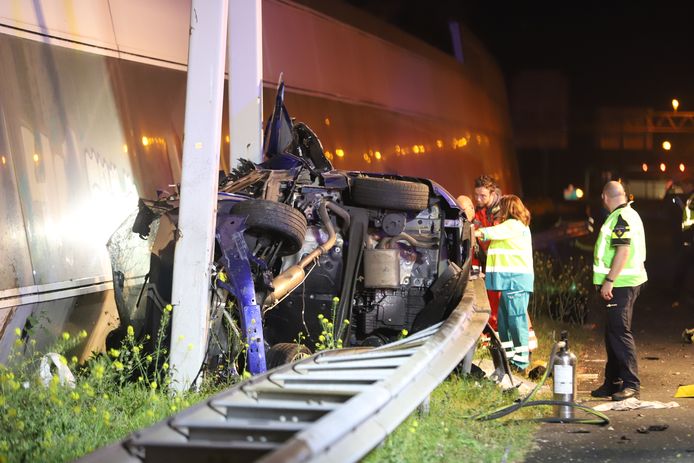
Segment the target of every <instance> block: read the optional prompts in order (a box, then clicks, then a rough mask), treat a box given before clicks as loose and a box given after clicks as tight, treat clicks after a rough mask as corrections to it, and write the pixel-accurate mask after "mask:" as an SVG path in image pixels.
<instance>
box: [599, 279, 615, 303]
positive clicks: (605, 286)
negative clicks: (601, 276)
mask: <svg viewBox="0 0 694 463" xmlns="http://www.w3.org/2000/svg"><path fill="white" fill-rule="evenodd" d="M600 296H601V297H602V298H603V299H605V300H606V301H609V300H611V299H612V283H610V282H609V281H607V280H605V281H604V282H603V283H602V286H601V287H600Z"/></svg>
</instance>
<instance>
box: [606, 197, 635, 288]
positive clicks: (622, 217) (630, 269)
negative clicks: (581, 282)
mask: <svg viewBox="0 0 694 463" xmlns="http://www.w3.org/2000/svg"><path fill="white" fill-rule="evenodd" d="M625 222H626V224H624V223H625ZM618 223H621V224H623V225H622V226H621V227H618ZM620 241H621V242H625V243H628V244H624V246H627V245H628V246H629V257H628V258H627V261H626V264H625V265H624V268H623V269H622V271H621V272H619V275H617V278H615V280H614V283H613V286H614V287H615V288H622V287H627V286H639V285H641V284H643V283H645V282H646V281H647V280H648V276H647V274H646V267H645V265H644V264H645V262H646V234H645V233H644V231H643V222H642V221H641V217H640V216H639V214H638V212H636V211H635V210H634V209H632V207H631V203H628V204H626V205H624V206H620V207H618V208H617V209H615V210H614V211H612V213H611V214H610V215H609V216H608V217H607V219H606V220H605V223H604V224H603V226H602V228H600V234H599V235H598V240H597V241H596V243H595V250H594V252H593V284H596V285H602V284H603V282H604V281H605V277H606V276H607V274H608V273H609V272H610V267H611V266H612V260H613V259H614V256H615V253H616V247H615V244H616V243H619V242H620Z"/></svg>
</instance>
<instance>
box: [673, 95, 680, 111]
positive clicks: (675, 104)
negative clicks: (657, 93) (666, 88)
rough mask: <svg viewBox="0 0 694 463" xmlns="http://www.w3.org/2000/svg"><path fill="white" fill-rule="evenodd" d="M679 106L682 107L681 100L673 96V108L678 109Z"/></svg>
mask: <svg viewBox="0 0 694 463" xmlns="http://www.w3.org/2000/svg"><path fill="white" fill-rule="evenodd" d="M679 107H680V102H679V100H677V98H673V99H672V109H674V110H675V111H677V108H679Z"/></svg>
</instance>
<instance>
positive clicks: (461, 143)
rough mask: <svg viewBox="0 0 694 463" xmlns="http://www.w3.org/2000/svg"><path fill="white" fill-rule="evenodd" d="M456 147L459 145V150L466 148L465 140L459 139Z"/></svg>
mask: <svg viewBox="0 0 694 463" xmlns="http://www.w3.org/2000/svg"><path fill="white" fill-rule="evenodd" d="M458 145H460V147H461V148H462V147H464V146H466V145H467V138H461V139H460V140H458Z"/></svg>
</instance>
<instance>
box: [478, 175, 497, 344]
mask: <svg viewBox="0 0 694 463" xmlns="http://www.w3.org/2000/svg"><path fill="white" fill-rule="evenodd" d="M500 198H501V190H500V189H499V186H498V185H497V184H496V181H495V180H494V178H492V177H490V176H489V175H482V176H480V177H478V178H477V179H476V180H475V203H476V205H477V207H476V208H475V219H474V220H473V224H474V225H475V228H477V229H479V228H485V227H492V226H494V225H498V224H499V223H500V222H499V199H500ZM488 248H489V242H488V241H487V242H484V241H481V240H478V241H477V253H476V255H475V256H473V259H472V265H473V271H479V272H482V273H484V271H485V266H486V264H487V249H488ZM500 296H501V293H500V292H499V291H491V290H487V297H488V298H489V305H490V307H491V309H492V315H491V317H490V319H489V324H490V325H491V327H492V328H493V329H494V331H497V313H498V311H499V298H500Z"/></svg>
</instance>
